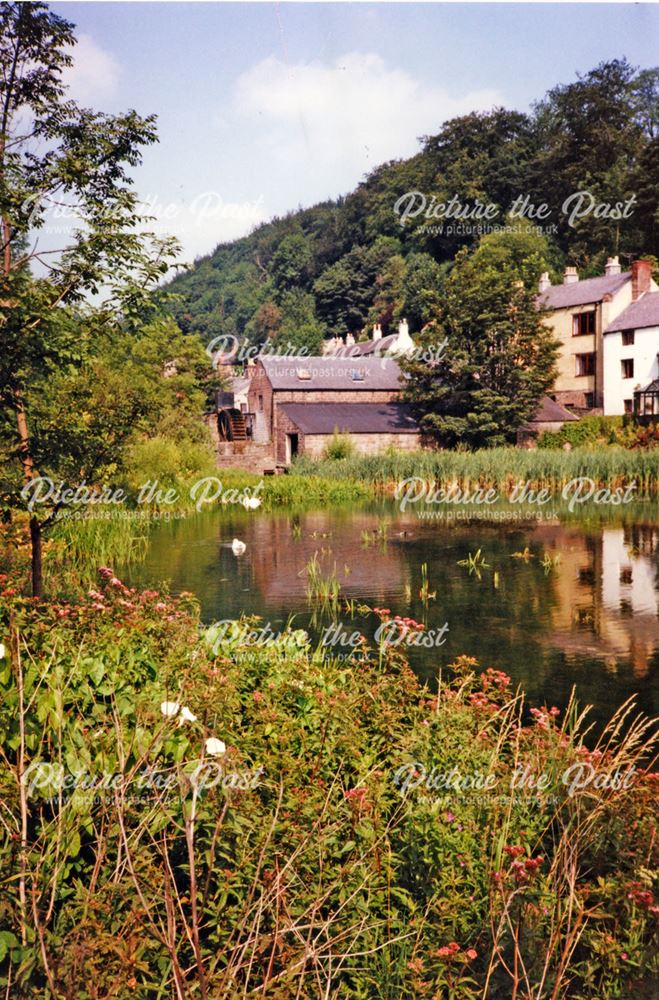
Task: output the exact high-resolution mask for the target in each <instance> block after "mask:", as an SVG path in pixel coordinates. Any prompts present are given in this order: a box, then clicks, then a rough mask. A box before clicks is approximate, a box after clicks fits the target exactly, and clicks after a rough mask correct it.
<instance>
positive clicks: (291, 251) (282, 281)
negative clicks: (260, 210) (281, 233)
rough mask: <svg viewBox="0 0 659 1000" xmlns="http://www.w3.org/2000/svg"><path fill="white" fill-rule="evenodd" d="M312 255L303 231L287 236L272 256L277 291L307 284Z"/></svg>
mask: <svg viewBox="0 0 659 1000" xmlns="http://www.w3.org/2000/svg"><path fill="white" fill-rule="evenodd" d="M311 263H312V255H311V248H310V246H309V242H308V240H307V239H306V238H305V237H304V236H303V235H302V233H293V234H292V235H290V236H285V237H284V239H283V240H282V241H281V243H280V244H279V246H278V247H277V250H276V252H275V254H274V256H273V258H272V263H271V265H270V270H271V273H272V280H273V282H274V286H275V288H276V289H277V291H278V292H279V293H280V294H282V293H284V292H286V291H288V290H289V289H291V288H294V287H295V286H297V285H300V286H302V287H305V286H307V284H308V281H309V275H310V271H311Z"/></svg>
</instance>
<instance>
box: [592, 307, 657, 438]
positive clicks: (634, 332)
mask: <svg viewBox="0 0 659 1000" xmlns="http://www.w3.org/2000/svg"><path fill="white" fill-rule="evenodd" d="M603 342H604V366H603V367H604V378H603V383H604V414H605V415H606V416H609V415H617V414H622V413H632V412H637V414H638V415H639V416H656V417H657V418H658V419H659V391H657V392H655V391H654V387H653V383H655V382H657V380H659V292H646V293H645V294H644V295H642V296H641V297H640V298H639V299H638V300H637V301H636V302H632V303H631V305H629V306H627V308H626V309H624V310H623V311H622V312H621V313H620V315H619V316H617V317H616V319H614V320H613V321H612V322H611V323H609V325H608V327H607V328H606V330H605V331H604V337H603ZM657 388H658V389H659V387H657ZM635 398H636V406H635V404H634V400H635Z"/></svg>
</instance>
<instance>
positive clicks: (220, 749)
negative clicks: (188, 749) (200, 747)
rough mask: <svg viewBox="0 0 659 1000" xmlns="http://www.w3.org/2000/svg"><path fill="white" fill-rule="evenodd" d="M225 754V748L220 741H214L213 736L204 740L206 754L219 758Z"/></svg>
mask: <svg viewBox="0 0 659 1000" xmlns="http://www.w3.org/2000/svg"><path fill="white" fill-rule="evenodd" d="M226 752H227V748H226V745H225V744H224V743H223V742H222V740H216V739H215V737H214V736H211V737H209V739H207V740H206V753H207V754H210V756H211V757H219V756H220V754H223V753H226Z"/></svg>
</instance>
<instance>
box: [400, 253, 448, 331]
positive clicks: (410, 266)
mask: <svg viewBox="0 0 659 1000" xmlns="http://www.w3.org/2000/svg"><path fill="white" fill-rule="evenodd" d="M447 266H448V265H446V264H443V265H440V264H438V263H437V261H436V260H434V259H433V258H432V257H431V256H430V254H427V253H413V254H410V256H409V257H408V258H407V269H406V272H405V278H404V280H403V309H402V312H403V314H404V315H405V317H406V318H407V319H408V320H409V323H410V328H411V329H412V330H421V329H422V328H423V327H424V326H425V325H426V323H429V322H430V320H431V319H433V318H434V317H436V316H437V313H438V311H439V307H440V301H441V292H442V288H443V286H444V281H445V278H446V273H445V272H446V268H447Z"/></svg>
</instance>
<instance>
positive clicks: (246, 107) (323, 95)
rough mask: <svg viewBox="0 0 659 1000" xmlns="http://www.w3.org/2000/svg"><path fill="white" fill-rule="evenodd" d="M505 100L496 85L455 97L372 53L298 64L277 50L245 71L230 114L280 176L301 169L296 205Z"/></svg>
mask: <svg viewBox="0 0 659 1000" xmlns="http://www.w3.org/2000/svg"><path fill="white" fill-rule="evenodd" d="M500 103H502V98H501V95H500V94H499V93H498V92H497V91H495V90H475V91H472V92H469V93H466V94H464V95H462V96H459V97H452V96H451V95H450V94H449V93H448V92H447V91H446V90H444V89H443V88H441V87H436V86H427V85H426V84H423V83H422V82H421V81H420V80H418V79H415V78H414V77H413V76H411V75H410V74H409V73H408V72H406V71H405V70H402V69H396V68H390V67H387V66H386V65H385V62H384V60H383V59H382V58H381V57H380V56H379V55H376V54H373V53H359V52H350V53H348V54H346V55H344V56H342V57H340V58H338V59H336V60H335V61H333V62H331V63H320V62H311V63H304V64H302V63H300V64H296V65H287V64H286V63H284V62H282V61H281V60H280V59H277V58H275V57H272V56H271V57H270V58H268V59H264V60H263V61H262V62H259V63H257V64H256V65H255V66H253V67H252V68H251V69H249V70H248V71H247V72H245V73H243V74H242V75H241V76H240V77H239V78H238V80H237V82H236V85H235V90H234V99H233V105H232V115H231V117H232V118H233V120H234V124H233V128H234V129H236V128H239V129H240V131H241V132H242V137H243V140H244V139H245V138H247V135H249V139H248V145H250V146H251V145H252V144H255V145H256V146H257V147H258V154H257V153H256V150H255V151H254V153H252V152H251V151H250V154H249V155H258V156H259V159H260V160H261V162H263V160H264V159H265V160H266V162H267V163H268V164H269V165H270V166H271V168H272V169H273V171H274V175H273V180H275V181H276V182H281V181H283V180H284V178H285V177H286V176H287V175H290V173H291V171H294V172H295V174H294V176H295V177H296V178H297V181H298V184H299V191H300V194H299V195H298V197H297V198H296V199H295V201H294V202H293V203H292V204H290V205H289V207H291V208H292V207H294V205H295V204H297V203H298V202H299V201H303V202H305V203H308V201H309V197H311V198H312V199H318V198H324V197H327V196H329V195H336V194H339V193H342V192H345V191H348V190H350V189H351V188H352V187H353V186H354V185H355V184H356V183H357V182H358V181H359V180H360V178H361V176H362V175H363V174H364V173H365V172H367V171H369V170H371V169H373V168H374V167H375V166H377V165H378V164H380V163H382V162H384V161H386V160H390V159H393V158H396V157H399V156H409V155H411V154H413V153H415V152H417V151H418V148H419V146H418V142H417V139H418V137H419V136H420V135H423V134H427V133H433V132H437V131H438V130H439V128H440V127H441V124H442V122H444V121H446V120H447V119H448V118H452V117H454V116H455V115H460V114H466V113H468V112H470V111H476V110H487V109H489V108H492V107H493V106H494V105H496V104H500ZM218 124H219V125H220V127H221V124H220V123H219V122H218ZM240 152H241V155H242V154H243V152H245V153H247V150H241V151H240Z"/></svg>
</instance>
